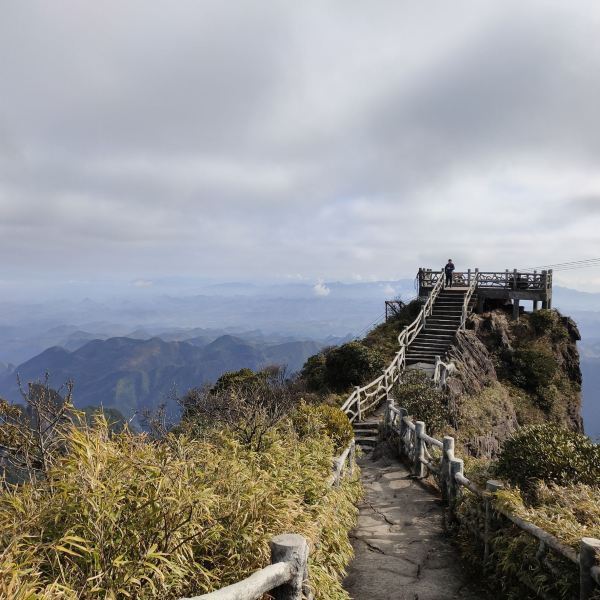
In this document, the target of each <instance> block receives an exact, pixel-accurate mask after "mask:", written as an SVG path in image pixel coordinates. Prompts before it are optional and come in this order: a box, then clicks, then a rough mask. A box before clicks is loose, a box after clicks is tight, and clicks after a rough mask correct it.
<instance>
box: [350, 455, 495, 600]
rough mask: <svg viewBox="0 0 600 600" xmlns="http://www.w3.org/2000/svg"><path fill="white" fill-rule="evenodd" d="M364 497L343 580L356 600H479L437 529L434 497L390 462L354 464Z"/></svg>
mask: <svg viewBox="0 0 600 600" xmlns="http://www.w3.org/2000/svg"><path fill="white" fill-rule="evenodd" d="M359 464H360V466H361V469H362V480H363V485H364V487H365V497H364V500H363V503H362V504H361V505H360V514H359V518H358V525H357V527H356V529H355V530H354V531H353V532H352V534H351V537H352V544H353V546H354V550H355V553H356V556H355V558H354V560H353V562H352V563H351V565H350V569H349V573H348V576H347V577H346V580H345V582H344V587H345V589H346V590H347V591H348V592H349V593H350V596H351V597H352V598H353V599H355V600H392V599H393V600H442V599H446V598H447V599H452V598H457V599H458V598H460V599H461V600H481V599H482V598H486V597H490V595H489V593H488V594H486V593H485V592H482V591H481V590H477V589H476V588H475V586H473V585H471V584H469V583H468V582H467V577H466V575H465V573H464V571H463V569H462V565H461V559H460V557H459V555H458V551H457V549H456V548H455V547H454V546H453V545H452V544H451V542H450V540H449V538H447V537H445V536H444V533H443V529H442V515H443V513H442V507H441V504H440V501H439V499H438V498H437V497H436V496H435V495H434V494H432V493H430V492H429V491H428V490H426V489H425V488H424V487H423V485H422V484H421V483H420V482H419V481H418V480H415V479H412V478H411V477H410V475H409V472H408V470H407V469H406V467H404V465H402V464H401V463H400V462H398V461H396V460H395V459H390V458H380V459H379V460H377V461H375V460H373V459H371V458H370V457H369V456H368V455H367V456H363V457H362V458H361V459H360V460H359Z"/></svg>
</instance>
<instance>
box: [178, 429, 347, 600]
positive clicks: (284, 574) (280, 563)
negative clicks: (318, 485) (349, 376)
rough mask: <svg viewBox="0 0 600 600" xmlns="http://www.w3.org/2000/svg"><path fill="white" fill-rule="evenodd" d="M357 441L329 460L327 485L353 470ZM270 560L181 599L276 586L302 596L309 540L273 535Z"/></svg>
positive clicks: (244, 599)
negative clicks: (216, 586)
mask: <svg viewBox="0 0 600 600" xmlns="http://www.w3.org/2000/svg"><path fill="white" fill-rule="evenodd" d="M355 449H356V442H355V440H354V439H352V440H351V441H350V443H349V444H348V446H346V448H345V449H344V451H343V452H342V453H341V454H340V455H339V456H337V457H336V458H334V459H333V460H332V467H333V472H332V474H331V475H330V477H329V479H328V481H327V485H328V487H330V488H332V487H336V486H337V485H338V484H339V482H340V480H341V479H342V478H343V477H344V476H345V474H346V469H345V467H346V464H347V465H348V469H347V472H348V474H349V475H352V474H353V473H354V461H355V457H356V454H355ZM270 546H271V564H270V565H268V566H266V567H264V568H262V569H259V570H258V571H255V572H254V573H252V575H250V576H249V577H246V579H242V580H241V581H238V582H237V583H233V584H231V585H228V586H226V587H224V588H221V589H220V590H215V591H214V592H209V593H207V594H202V595H201V596H194V597H192V598H180V600H258V598H262V597H263V595H264V594H266V593H268V592H271V591H272V590H274V589H275V588H277V595H276V597H277V598H278V599H279V600H301V599H302V598H303V597H304V596H303V590H304V588H306V583H307V581H306V578H307V569H308V567H307V564H308V542H307V540H306V539H305V538H303V537H302V536H300V535H297V534H291V533H286V534H283V535H278V536H276V537H274V538H273V539H272V540H271V542H270Z"/></svg>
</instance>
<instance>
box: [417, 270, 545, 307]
mask: <svg viewBox="0 0 600 600" xmlns="http://www.w3.org/2000/svg"><path fill="white" fill-rule="evenodd" d="M440 277H442V278H443V277H444V274H443V273H442V270H441V269H440V270H439V271H434V270H433V269H427V268H424V267H422V268H420V269H419V272H418V274H417V280H418V284H419V298H421V299H425V298H427V297H428V296H429V294H430V293H431V290H432V289H433V288H434V286H435V285H436V283H437V282H438V281H439V279H440ZM472 288H474V290H473V291H474V297H476V298H477V311H478V312H482V311H483V310H484V307H485V301H486V300H505V301H507V302H511V303H512V305H513V314H514V316H515V318H517V317H518V315H519V311H520V305H521V302H522V301H530V302H532V310H534V311H535V310H538V308H539V307H540V304H541V307H542V308H552V270H551V269H550V270H548V271H519V270H518V269H513V270H509V269H506V270H504V271H480V270H479V269H468V270H467V271H463V272H457V271H455V272H454V273H453V276H452V289H454V290H457V291H459V290H470V289H472Z"/></svg>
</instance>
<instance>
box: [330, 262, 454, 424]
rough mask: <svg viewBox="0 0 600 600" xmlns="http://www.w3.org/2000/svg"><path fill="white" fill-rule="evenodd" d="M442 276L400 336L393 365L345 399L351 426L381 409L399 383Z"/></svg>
mask: <svg viewBox="0 0 600 600" xmlns="http://www.w3.org/2000/svg"><path fill="white" fill-rule="evenodd" d="M443 273H444V271H443V270H442V271H441V272H440V273H439V277H438V280H437V282H436V284H435V286H434V287H433V289H432V290H431V293H430V294H429V297H428V298H427V301H426V302H425V304H424V305H423V306H422V307H421V310H420V311H419V314H418V316H417V317H416V319H415V320H414V321H413V322H412V323H411V324H410V325H408V326H407V327H405V328H404V329H403V330H402V332H401V333H400V334H399V335H398V345H399V346H400V348H399V349H398V352H396V355H395V356H394V358H393V360H392V362H391V363H390V364H389V365H388V366H387V368H386V369H384V371H383V375H380V376H379V377H377V378H376V379H374V380H373V381H370V382H369V383H367V384H366V385H364V386H362V387H356V388H354V391H353V392H352V393H351V394H350V396H348V398H346V401H345V402H344V404H342V407H341V409H342V410H343V411H344V412H345V413H346V415H347V416H348V418H349V419H350V422H353V421H355V420H356V419H358V420H359V421H360V420H361V418H362V416H363V415H365V414H366V413H367V412H368V411H369V410H371V409H372V408H375V407H376V406H378V405H379V404H380V403H381V401H382V400H383V399H384V398H386V397H387V395H388V393H389V391H390V390H391V389H392V387H393V385H394V384H395V383H396V382H397V381H398V379H399V377H400V374H401V373H402V372H403V371H404V369H405V368H406V350H407V348H408V346H409V345H410V344H411V343H412V342H413V341H414V339H415V338H416V337H417V335H418V334H419V332H420V331H421V329H423V327H424V326H425V323H426V320H427V317H429V316H430V315H431V313H432V311H433V305H434V303H435V300H436V298H437V297H438V295H439V293H440V292H441V291H442V289H443V287H444V278H443Z"/></svg>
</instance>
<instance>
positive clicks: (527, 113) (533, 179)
mask: <svg viewBox="0 0 600 600" xmlns="http://www.w3.org/2000/svg"><path fill="white" fill-rule="evenodd" d="M0 86H1V88H0V252H1V257H2V263H1V265H0V280H2V281H4V283H5V284H7V282H12V283H14V282H15V281H16V282H19V281H27V280H33V279H36V278H40V277H44V276H45V277H52V278H55V279H56V280H57V281H68V280H71V281H73V280H85V279H86V278H90V277H91V276H92V275H93V276H96V275H98V276H99V277H102V278H110V277H115V278H122V279H124V280H130V281H131V282H132V284H133V283H134V282H137V283H136V285H138V286H140V285H141V286H142V287H146V286H147V287H151V285H152V282H153V281H154V280H155V279H156V278H160V277H164V276H165V275H182V276H192V275H197V276H207V277H217V278H221V279H237V278H240V277H243V278H266V277H268V278H298V279H300V278H304V279H306V280H309V281H314V282H317V281H318V280H321V279H324V280H330V279H342V280H352V279H358V278H363V279H372V278H376V279H396V278H399V277H404V276H412V275H413V274H414V272H415V271H416V268H417V267H418V266H419V265H428V266H435V267H437V266H441V265H442V264H443V263H444V262H445V260H446V259H447V258H448V257H449V256H451V257H452V258H454V260H455V262H456V263H457V266H458V268H459V269H461V268H466V267H475V266H479V267H480V268H482V269H504V268H506V267H509V268H512V267H534V266H538V265H542V264H549V263H556V262H561V261H564V260H572V259H579V258H589V257H596V256H600V243H599V242H600V233H599V232H600V109H599V106H600V5H599V4H598V2H597V0H594V1H591V2H573V1H571V2H564V1H561V2H552V1H549V0H545V1H543V2H542V1H540V2H536V1H528V2H523V1H522V0H521V1H519V2H510V1H506V0H503V1H501V2H498V1H494V2H489V3H488V2H485V1H483V0H477V1H473V2H461V1H457V0H454V1H452V2H448V1H443V2H427V1H425V2H414V1H410V2H403V1H400V0H394V1H390V2H376V1H372V2H357V1H352V0H343V1H340V2H327V1H325V0H319V1H315V2H311V1H307V0H304V1H302V2H292V1H289V2H284V1H277V2H269V1H267V0H260V1H256V2H252V1H249V2H246V1H240V0H236V1H235V2H223V1H222V0H221V1H215V2H204V1H201V0H190V1H187V0H177V1H173V0H170V1H164V2H163V1H158V0H152V1H151V2H149V1H148V0H139V1H130V0H114V1H113V0H102V2H98V1H97V0H95V1H91V0H72V1H67V0H56V1H53V2H45V1H43V0H38V1H33V0H31V1H30V0H12V1H11V0H6V1H4V2H2V3H1V5H0ZM567 276H568V277H567ZM588 278H592V279H593V280H594V281H595V288H596V289H600V270H598V269H590V270H587V271H586V270H583V271H574V272H568V273H567V274H566V276H563V277H562V279H560V281H562V282H563V283H566V284H569V285H572V286H574V287H580V288H581V287H582V286H583V282H584V281H586V280H587V279H588ZM140 282H143V283H142V284H140Z"/></svg>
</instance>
